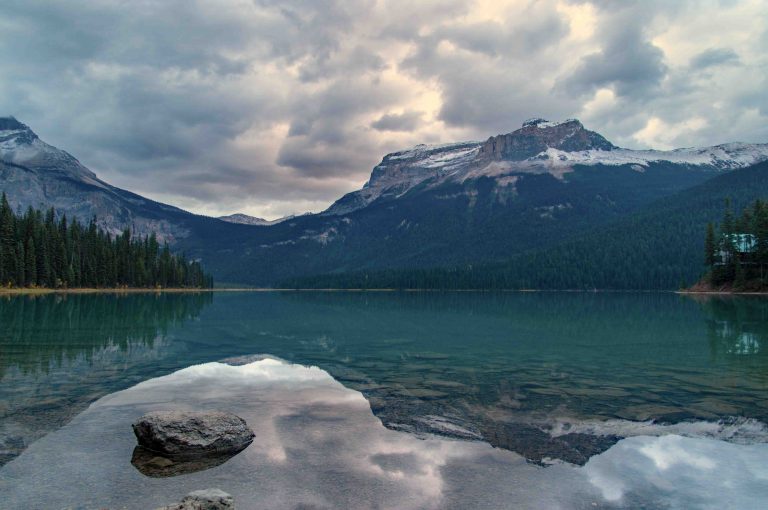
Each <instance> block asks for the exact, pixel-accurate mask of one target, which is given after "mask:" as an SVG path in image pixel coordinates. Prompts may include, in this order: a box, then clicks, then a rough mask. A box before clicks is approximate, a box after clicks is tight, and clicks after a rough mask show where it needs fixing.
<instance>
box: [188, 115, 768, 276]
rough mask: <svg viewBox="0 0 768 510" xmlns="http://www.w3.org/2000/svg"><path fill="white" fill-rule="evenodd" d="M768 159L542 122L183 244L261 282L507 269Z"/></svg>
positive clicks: (224, 272) (384, 167) (434, 152)
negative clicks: (327, 202)
mask: <svg viewBox="0 0 768 510" xmlns="http://www.w3.org/2000/svg"><path fill="white" fill-rule="evenodd" d="M766 159H768V144H740V143H732V144H725V145H719V146H715V147H707V148H691V149H678V150H674V151H652V150H648V151H635V150H629V149H622V148H619V147H616V146H615V145H614V144H612V143H611V142H609V141H608V140H606V139H605V138H604V137H602V136H601V135H599V134H598V133H595V132H593V131H589V130H587V129H586V128H585V127H584V126H583V125H582V124H581V123H580V122H579V121H577V120H567V121H564V122H548V121H544V120H541V119H534V120H532V121H529V122H526V123H525V124H524V125H523V126H522V127H521V128H520V129H518V130H516V131H513V132H511V133H508V134H503V135H499V136H494V137H490V138H489V139H488V140H486V141H485V142H462V143H454V144H447V145H431V146H428V145H418V146H416V147H414V148H412V149H409V150H405V151H399V152H395V153H392V154H388V155H386V156H385V157H384V158H383V159H382V161H381V162H380V163H379V164H378V165H376V167H374V169H373V171H372V173H371V177H370V179H369V181H368V182H367V183H366V184H365V185H364V186H363V187H362V189H360V190H358V191H355V192H352V193H349V194H347V195H345V196H344V197H342V198H340V199H339V200H338V201H337V202H335V203H334V204H333V205H331V206H330V207H329V208H328V209H327V210H326V211H324V212H322V213H320V214H317V215H310V216H306V217H300V218H294V219H292V220H290V221H285V222H282V223H280V224H277V225H274V226H272V227H270V228H268V229H259V231H258V233H255V234H254V235H253V236H250V237H248V238H247V239H242V238H239V239H221V238H219V239H216V241H215V243H216V248H215V250H214V251H211V249H210V246H213V240H206V239H193V238H189V239H186V240H184V241H183V243H182V244H183V245H184V246H185V248H186V249H187V250H189V251H190V252H191V253H194V254H196V255H197V256H200V257H202V258H204V259H205V260H206V267H209V268H211V270H213V271H214V274H216V275H217V277H218V279H219V280H224V281H244V280H245V281H247V282H249V283H253V284H257V285H274V284H275V283H277V282H281V281H285V280H289V279H291V278H295V277H300V276H310V275H319V274H329V273H330V274H335V273H345V272H355V271H375V270H382V269H404V268H427V267H437V266H456V265H461V264H475V265H476V264H488V263H500V262H504V261H506V260H509V259H510V258H512V257H514V256H517V255H519V254H521V253H525V252H528V251H531V250H538V249H548V248H550V247H554V246H557V245H558V244H560V243H562V242H564V241H566V240H569V239H573V238H578V236H580V235H582V234H583V233H585V232H587V231H589V230H590V229H592V228H594V227H596V226H600V225H605V224H608V223H610V222H612V221H615V220H617V219H619V218H622V217H624V216H626V215H629V214H631V213H634V212H636V211H638V210H639V209H641V208H642V207H644V206H646V205H648V204H650V203H652V202H654V201H655V200H658V199H660V198H663V197H666V196H670V195H673V194H675V193H677V192H679V191H682V190H685V189H688V188H690V187H692V186H696V185H698V184H701V183H703V182H705V181H706V180H708V179H710V178H712V177H714V176H716V175H719V174H721V173H723V172H729V171H732V170H734V169H738V168H744V167H747V166H749V165H751V164H753V163H755V162H760V161H764V160H766ZM188 241H189V242H188ZM225 261H226V262H225ZM243 268H247V270H246V271H244V270H243Z"/></svg>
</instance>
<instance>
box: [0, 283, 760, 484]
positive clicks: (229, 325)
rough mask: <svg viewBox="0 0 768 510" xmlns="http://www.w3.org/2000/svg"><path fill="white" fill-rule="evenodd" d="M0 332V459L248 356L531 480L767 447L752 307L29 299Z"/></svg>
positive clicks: (369, 297) (434, 299)
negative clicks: (322, 375)
mask: <svg viewBox="0 0 768 510" xmlns="http://www.w3.org/2000/svg"><path fill="white" fill-rule="evenodd" d="M0 324H2V329H1V330H0V378H1V384H0V450H1V452H0V454H2V456H3V457H2V461H3V462H8V461H11V460H12V459H14V458H15V457H16V456H17V455H19V454H21V453H22V452H24V451H25V449H26V448H28V446H29V445H30V444H33V443H34V442H35V441H36V440H38V439H40V438H42V437H43V436H45V435H46V434H48V433H51V432H53V431H56V430H58V429H60V428H62V427H63V426H65V425H66V424H67V423H69V422H70V420H72V419H73V418H74V417H75V416H77V415H78V414H79V413H81V412H82V411H84V410H85V409H86V408H87V407H88V405H89V404H91V403H92V402H94V401H96V400H97V399H99V398H100V397H103V396H105V395H108V394H111V393H114V392H117V391H120V390H124V389H127V388H129V387H131V386H134V385H135V384H137V383H140V382H141V381H146V380H148V379H151V378H156V377H158V376H163V375H166V374H170V373H172V372H174V371H176V370H179V369H183V368H185V367H188V366H191V365H196V364H201V363H210V362H214V361H218V360H223V359H231V358H237V357H250V356H253V355H269V356H272V357H276V358H279V359H282V360H286V361H287V362H290V363H294V364H298V365H306V366H316V367H319V368H320V369H322V370H323V371H325V372H327V373H328V374H329V376H330V377H332V378H333V380H335V381H336V382H338V383H341V385H343V387H346V388H347V389H349V390H351V391H352V392H360V393H361V394H362V395H363V396H364V397H365V401H366V403H367V406H370V410H371V411H372V412H373V416H375V417H376V418H378V420H380V422H381V423H382V424H383V425H384V426H386V427H387V428H388V429H390V431H394V432H398V433H401V434H406V435H409V436H413V437H433V436H431V434H437V435H438V436H440V437H447V438H453V439H469V440H472V441H475V442H476V443H478V444H483V443H490V444H491V445H493V446H496V447H500V448H501V449H502V450H504V451H508V452H514V453H515V454H519V455H521V456H522V457H524V458H525V459H527V460H528V463H529V464H530V465H532V466H537V465H550V464H552V463H558V462H561V461H565V462H567V463H569V464H573V465H585V464H586V467H587V468H589V466H590V465H592V464H594V462H597V461H596V460H594V459H598V458H599V459H604V458H607V457H604V456H605V455H611V454H612V453H611V452H614V451H617V450H616V449H615V448H619V447H620V446H621V445H622V444H628V443H623V442H620V443H619V444H618V445H617V444H616V443H617V441H620V440H621V439H622V438H626V437H633V438H635V439H634V440H637V441H639V440H640V439H639V438H641V437H657V438H658V437H666V436H674V437H689V438H692V439H691V440H704V439H711V440H714V441H716V442H723V441H724V440H725V441H729V443H730V444H733V445H757V444H762V443H765V442H766V441H768V432H766V427H765V423H768V391H767V390H768V343H767V342H768V300H765V299H762V298H735V297H727V298H718V297H710V298H699V299H692V298H689V297H683V296H677V295H674V294H650V293H649V294H622V293H615V294H613V293H610V294H601V293H596V294H592V293H498V294H497V293H389V292H387V293H251V292H237V293H213V294H209V293H201V294H162V295H154V294H147V295H135V294H131V295H126V296H116V295H70V296H41V297H26V296H24V297H11V298H4V299H2V300H0ZM247 359H251V358H247ZM76 422H77V420H75V421H74V422H73V423H76ZM70 425H71V424H70ZM62 430H65V429H62ZM625 441H628V440H625ZM614 445H616V446H615V447H614ZM29 455H32V454H31V453H30V454H29ZM23 457H24V455H22V457H21V458H19V459H18V461H19V462H21V461H22V459H23ZM590 459H593V462H592V463H589V461H590ZM232 462H234V461H232ZM766 462H768V459H766ZM15 463H16V461H13V462H11V463H10V464H8V467H11V466H13V465H14V464H15ZM229 464H231V462H228V463H227V465H229ZM215 469H220V468H215ZM221 469H223V467H222V468H221ZM546 469H547V470H550V469H552V468H546ZM211 471H213V470H211ZM0 474H1V473H0ZM21 483H23V478H22V479H21ZM0 491H2V486H1V485H0Z"/></svg>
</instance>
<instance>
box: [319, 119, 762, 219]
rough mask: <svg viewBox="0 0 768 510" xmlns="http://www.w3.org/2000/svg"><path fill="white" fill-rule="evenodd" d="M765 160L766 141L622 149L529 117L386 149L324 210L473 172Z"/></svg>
mask: <svg viewBox="0 0 768 510" xmlns="http://www.w3.org/2000/svg"><path fill="white" fill-rule="evenodd" d="M766 160H768V144H745V143H726V144H722V145H717V146H714V147H701V148H685V149H676V150H672V151H657V150H632V149H623V148H620V147H617V146H616V145H614V144H612V143H611V142H610V141H608V140H607V139H606V138H605V137H603V136H602V135H600V134H599V133H596V132H595V131H590V130H588V129H586V128H585V127H584V125H583V124H582V123H581V122H580V121H579V120H578V119H567V120H564V121H557V122H553V121H548V120H545V119H542V118H538V117H537V118H533V119H529V120H527V121H525V122H524V123H523V125H522V127H521V128H520V129H517V130H515V131H512V132H510V133H507V134H501V135H497V136H492V137H490V138H488V139H487V140H486V141H485V142H460V143H448V144H442V145H424V144H421V145H416V146H415V147H413V148H411V149H406V150H403V151H398V152H393V153H391V154H387V155H386V156H384V158H383V159H382V161H381V163H379V164H378V165H376V166H375V167H374V169H373V171H372V172H371V177H370V179H369V180H368V182H367V183H366V184H365V185H364V186H363V188H362V189H360V190H358V191H354V192H352V193H348V194H347V195H345V196H343V197H342V198H341V199H339V200H338V201H336V202H335V203H334V204H333V205H331V207H329V208H328V209H327V210H326V211H325V212H324V214H330V215H342V214H347V213H349V212H352V211H355V210H357V209H361V208H363V207H366V206H367V205H369V204H371V203H372V202H374V201H375V200H378V199H380V198H397V197H399V196H401V195H403V194H405V193H407V192H408V191H410V190H411V189H413V188H414V187H416V186H419V185H425V186H430V187H431V186H436V185H439V184H441V183H445V182H458V183H463V182H465V181H467V180H468V179H477V178H481V177H490V178H494V179H496V180H497V182H499V183H500V184H503V183H510V182H516V180H517V178H516V177H515V176H519V175H521V174H537V173H538V174H540V173H550V174H552V175H554V176H555V177H557V178H563V176H564V175H565V174H566V173H568V172H570V171H572V170H573V167H574V166H577V165H582V166H593V165H608V166H621V165H631V166H632V168H633V169H635V170H637V171H644V169H645V168H647V167H648V166H649V165H651V164H653V163H659V162H668V163H671V164H674V165H678V166H681V167H688V168H691V167H694V168H701V169H702V170H710V171H725V170H733V169H737V168H743V167H746V166H749V165H753V164H756V163H759V162H761V161H766Z"/></svg>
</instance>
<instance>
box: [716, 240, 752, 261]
mask: <svg viewBox="0 0 768 510" xmlns="http://www.w3.org/2000/svg"><path fill="white" fill-rule="evenodd" d="M729 244H730V245H731V246H733V250H728V249H726V247H727V246H728V245H729ZM756 252H757V238H756V237H755V236H754V235H752V234H727V235H723V238H722V241H721V242H720V251H718V253H717V259H718V261H717V262H715V265H716V266H724V265H726V264H728V263H729V262H730V261H731V254H732V253H736V254H737V255H738V258H739V263H741V264H755V263H756V261H755V253H756Z"/></svg>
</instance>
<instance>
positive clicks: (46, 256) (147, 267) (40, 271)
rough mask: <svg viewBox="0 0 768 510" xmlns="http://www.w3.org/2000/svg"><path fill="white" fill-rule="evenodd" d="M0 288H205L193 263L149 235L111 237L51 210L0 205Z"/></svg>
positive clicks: (208, 281) (206, 278) (208, 280)
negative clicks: (14, 208)
mask: <svg viewBox="0 0 768 510" xmlns="http://www.w3.org/2000/svg"><path fill="white" fill-rule="evenodd" d="M0 285H1V286H3V287H42V288H83V287H87V288H129V287H130V288H167V287H184V288H210V287H212V286H213V279H212V277H211V276H210V275H209V274H207V273H206V272H205V271H204V270H203V267H202V266H201V264H200V263H199V262H195V261H188V260H187V259H186V258H185V256H184V255H177V254H172V253H171V251H170V248H169V247H168V245H167V244H165V245H164V246H160V243H159V242H158V240H157V238H156V237H155V235H154V234H152V235H151V236H147V237H143V238H139V237H133V236H132V235H131V232H130V230H128V229H126V230H125V231H123V233H122V234H120V235H117V236H114V237H113V236H112V235H111V234H109V233H108V232H105V231H104V230H102V229H100V228H99V227H98V226H97V223H96V219H95V218H94V219H92V220H91V221H90V222H89V223H88V225H84V224H81V223H80V222H78V221H77V219H73V220H71V221H69V220H68V219H67V217H66V216H62V217H61V218H57V217H56V212H55V211H54V210H53V209H52V208H51V209H48V210H47V211H45V212H43V211H40V210H36V209H33V208H31V207H30V208H29V209H27V211H26V212H25V213H23V214H22V213H14V211H13V210H12V209H11V207H10V205H9V203H8V200H7V197H6V195H5V194H3V195H2V199H0Z"/></svg>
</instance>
